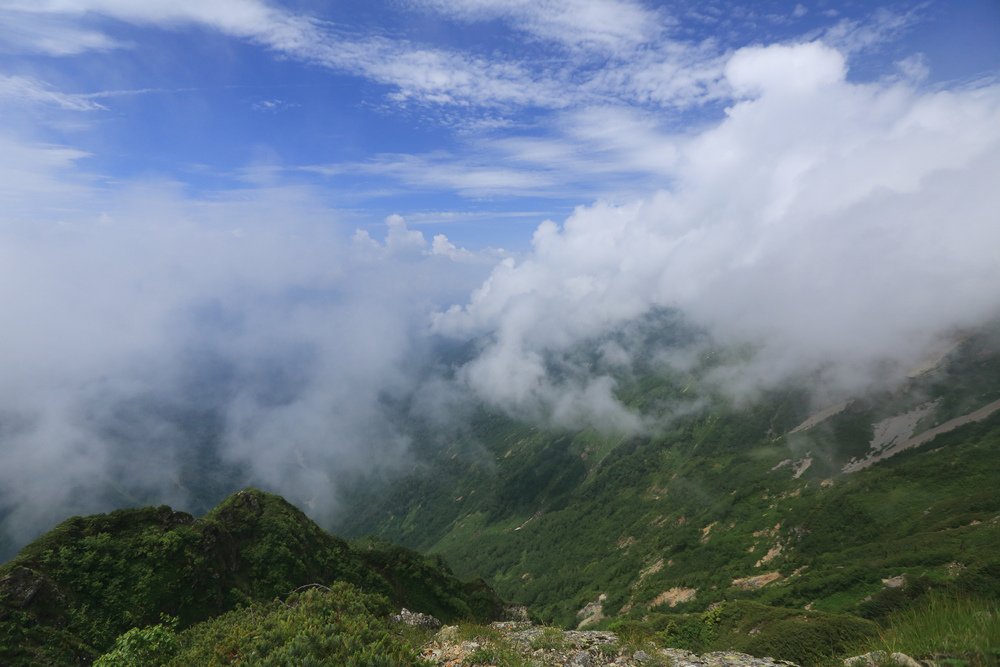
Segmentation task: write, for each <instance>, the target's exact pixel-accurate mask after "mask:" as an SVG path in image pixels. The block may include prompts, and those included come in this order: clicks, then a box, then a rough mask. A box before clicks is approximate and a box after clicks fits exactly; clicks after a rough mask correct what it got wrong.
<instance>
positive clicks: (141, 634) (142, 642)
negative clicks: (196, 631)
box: [94, 620, 178, 667]
mask: <svg viewBox="0 0 1000 667" xmlns="http://www.w3.org/2000/svg"><path fill="white" fill-rule="evenodd" d="M175 626H176V620H174V621H173V622H172V623H167V624H162V623H161V624H157V625H151V626H148V627H145V628H132V629H131V630H129V631H128V632H126V633H125V634H123V635H121V636H120V637H118V639H116V640H115V646H114V648H112V649H111V650H110V651H109V652H107V653H105V654H104V655H102V656H101V657H100V658H98V659H97V660H96V661H95V662H94V667H153V666H155V665H162V664H164V663H165V662H167V661H168V660H170V659H171V658H172V657H173V656H174V654H175V653H177V648H178V643H177V633H176V631H175V630H174V627H175Z"/></svg>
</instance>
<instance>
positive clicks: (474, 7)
mask: <svg viewBox="0 0 1000 667" xmlns="http://www.w3.org/2000/svg"><path fill="white" fill-rule="evenodd" d="M409 4H410V5H411V6H413V7H416V8H420V9H425V10H430V11H434V12H437V13H439V14H442V15H445V16H448V17H450V18H453V19H457V20H461V21H470V22H471V21H488V20H493V19H501V20H504V21H507V22H508V23H510V24H511V25H512V26H513V27H514V28H515V29H516V30H518V31H520V32H522V33H525V34H527V35H530V36H531V37H533V38H535V39H538V40H541V41H545V42H555V43H557V44H560V45H562V46H565V47H569V48H572V49H582V50H593V51H598V52H600V53H612V54H618V53H622V52H627V51H631V50H633V49H634V48H635V47H637V46H639V45H641V44H646V43H648V42H650V41H652V40H653V39H656V38H657V37H659V36H660V35H661V34H662V32H663V30H664V28H665V26H666V25H667V24H669V21H668V20H667V17H666V15H665V14H664V13H663V12H661V11H656V10H651V9H649V8H648V7H646V6H644V5H642V4H640V3H638V2H634V1H632V0H409Z"/></svg>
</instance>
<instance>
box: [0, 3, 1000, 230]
mask: <svg viewBox="0 0 1000 667" xmlns="http://www.w3.org/2000/svg"><path fill="white" fill-rule="evenodd" d="M0 12H2V13H3V21H2V22H0V24H2V26H3V27H0V76H2V77H3V79H0V81H3V82H4V83H2V84H0V104H2V105H3V106H2V107H0V113H3V117H5V118H7V119H8V120H7V121H6V122H5V123H4V125H6V129H7V130H8V131H13V134H14V136H16V137H18V138H20V139H22V140H30V141H34V142H38V143H45V144H50V145H61V146H66V147H68V148H71V149H73V150H78V151H81V152H83V153H86V157H82V158H81V159H79V160H78V161H77V162H76V164H75V168H76V169H78V170H79V171H81V172H85V173H86V174H87V175H88V176H90V177H93V178H96V179H99V180H101V181H104V182H106V183H109V184H112V183H116V182H120V181H134V180H137V179H138V180H141V179H154V178H155V179H169V180H173V181H177V182H179V183H181V184H183V185H184V187H185V188H186V189H187V191H188V192H189V193H190V194H191V195H192V196H195V197H199V196H211V193H212V192H213V191H217V190H220V189H226V190H229V189H234V188H236V189H238V188H253V187H257V186H259V185H261V184H262V183H267V184H271V185H273V184H276V183H281V184H293V183H294V184H308V185H310V186H314V187H315V188H317V189H318V190H320V191H321V192H322V197H323V198H324V199H325V200H326V201H327V203H328V204H329V206H330V207H331V209H333V210H336V211H337V216H338V218H339V219H340V220H341V221H342V222H343V223H344V224H346V225H348V226H350V224H352V223H353V224H355V225H356V226H360V227H366V228H372V229H376V228H377V227H379V226H380V225H381V222H382V220H383V219H384V218H385V217H386V216H387V215H389V214H392V213H398V214H402V215H404V216H405V217H406V218H407V220H408V221H409V223H410V224H411V225H412V226H414V227H417V228H429V227H430V226H431V225H434V229H435V230H440V231H442V232H444V233H446V234H447V235H448V236H449V237H450V238H452V239H453V240H455V241H457V242H459V243H460V244H462V245H465V246H469V247H473V248H476V247H482V246H487V245H498V246H504V247H508V248H514V249H524V248H525V247H526V246H527V243H528V240H529V239H530V234H531V232H532V231H533V229H534V228H535V226H536V225H537V224H538V223H539V222H540V221H541V220H543V219H545V218H547V217H553V218H555V219H561V218H562V217H564V216H565V215H567V214H568V213H569V212H570V211H571V210H572V207H574V206H576V205H580V204H587V203H590V202H592V201H594V200H596V199H599V198H609V199H612V200H625V199H628V198H630V197H634V196H636V195H638V194H641V193H643V192H647V191H650V190H653V189H656V188H659V187H669V183H670V174H669V173H667V170H666V169H663V168H661V166H660V165H658V164H657V159H656V156H655V155H653V154H650V155H645V156H637V155H636V152H635V150H634V143H639V144H645V143H647V142H648V141H649V140H650V139H653V140H655V137H657V136H668V135H677V134H684V133H685V132H690V131H696V130H697V129H698V128H700V127H703V126H704V124H705V123H710V122H714V121H716V120H717V119H718V118H719V117H721V115H722V113H723V109H724V108H725V107H726V106H727V105H728V104H730V103H731V102H732V93H731V91H730V90H728V89H727V86H726V83H725V81H724V80H723V76H722V70H723V66H724V63H725V61H726V58H727V56H728V55H730V54H732V53H733V52H734V51H735V50H737V49H739V48H741V47H744V46H747V45H755V44H771V43H794V42H800V41H811V40H816V39H820V40H824V42H825V43H828V44H830V45H832V46H834V47H836V48H838V49H840V50H841V52H843V53H844V54H845V55H846V57H847V59H848V65H849V74H848V76H849V79H850V80H854V81H866V80H868V81H872V80H884V79H886V78H890V77H898V76H909V77H911V78H916V79H919V83H920V85H922V86H926V87H934V86H942V85H951V84H954V82H956V81H967V80H973V79H977V78H983V77H987V78H988V77H995V76H996V75H997V71H998V67H1000V5H998V3H996V2H995V1H992V0H963V1H962V2H948V3H945V2H889V3H879V4H876V3H869V2H812V3H810V2H805V3H797V2H754V3H739V2H708V3H704V2H644V1H641V0H600V1H598V0H565V1H549V2H521V1H520V0H456V1H455V2H445V1H442V0H391V1H387V2H378V1H365V2H356V1H344V2H309V1H300V2H288V3H278V2H271V3H266V2H263V1H262V0H228V1H226V2H213V3H203V2H189V1H173V0H171V1H163V0H148V1H144V2H142V3H136V2H128V1H126V0H119V1H115V0H78V1H64V2H60V1H56V0H41V1H37V0H31V1H27V0H24V1H20V0H7V1H5V2H3V3H0ZM629 142H633V144H630V143H629ZM650 152H653V151H650ZM112 187H113V186H112Z"/></svg>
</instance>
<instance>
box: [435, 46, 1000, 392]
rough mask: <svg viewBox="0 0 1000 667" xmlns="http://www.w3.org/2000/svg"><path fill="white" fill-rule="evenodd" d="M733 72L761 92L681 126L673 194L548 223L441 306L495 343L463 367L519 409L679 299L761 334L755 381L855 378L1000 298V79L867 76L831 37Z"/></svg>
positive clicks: (464, 329) (459, 331) (846, 386)
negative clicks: (547, 361) (579, 348)
mask: <svg viewBox="0 0 1000 667" xmlns="http://www.w3.org/2000/svg"><path fill="white" fill-rule="evenodd" d="M726 71H727V74H729V75H731V76H732V79H731V80H730V81H729V83H730V84H731V85H733V86H734V87H735V88H737V89H738V90H740V91H743V92H745V94H748V95H751V97H749V98H748V99H745V100H743V101H740V102H738V103H736V104H734V105H733V106H732V107H731V108H730V109H729V110H728V112H727V116H726V118H725V119H724V120H723V121H722V122H721V123H719V124H718V125H715V126H713V127H709V128H707V129H705V130H704V131H702V132H700V133H698V134H695V135H693V136H691V137H687V138H678V139H677V146H676V150H677V154H678V155H677V158H676V160H675V161H674V164H675V165H676V167H675V169H674V173H673V182H674V184H673V186H672V187H671V188H670V190H668V191H661V192H659V193H658V194H656V195H654V196H652V197H648V198H645V199H644V200H642V201H637V202H634V203H630V204H626V205H610V204H606V203H598V204H595V205H593V206H591V207H588V208H580V209H578V210H577V211H576V212H575V213H574V214H573V215H572V216H570V217H569V218H568V219H567V220H566V221H565V223H564V224H563V225H561V226H560V225H557V224H555V223H552V222H546V223H544V224H542V225H541V226H540V227H539V228H538V230H537V232H536V233H535V237H534V240H533V251H532V253H531V254H530V255H529V256H528V257H526V258H525V259H524V260H523V261H521V262H520V263H515V262H513V261H507V262H505V263H504V264H502V265H501V266H500V267H498V268H497V269H496V270H495V271H494V272H493V275H492V276H491V277H490V278H489V280H487V281H486V282H485V283H484V284H483V285H482V286H481V287H480V289H479V290H477V291H476V292H475V293H473V295H472V297H471V299H470V300H469V302H468V303H467V304H466V305H465V306H464V307H461V308H458V307H455V308H452V309H450V310H448V311H446V312H443V313H441V314H440V315H439V316H438V318H437V320H436V327H437V330H438V331H440V332H442V333H446V334H450V335H456V336H459V337H465V336H474V335H480V336H483V335H485V336H489V337H491V340H492V341H493V342H492V343H491V344H490V345H489V346H488V347H487V348H486V349H485V350H484V352H483V353H482V355H481V357H479V358H478V359H476V360H474V361H472V362H470V363H469V365H468V366H467V369H466V371H465V372H464V374H463V376H462V377H463V378H464V379H465V381H466V382H468V383H469V386H470V387H471V388H472V389H473V390H475V391H477V392H480V393H481V394H482V395H485V396H488V397H490V399H491V400H495V401H497V402H498V403H499V404H502V405H504V404H506V405H511V406H514V407H515V408H516V407H518V406H520V405H521V404H523V403H524V402H525V401H526V400H528V399H529V398H530V397H536V396H539V395H546V394H547V392H549V391H553V390H554V388H555V387H558V385H559V382H560V381H557V380H554V379H552V378H551V377H550V376H549V375H548V374H547V372H546V370H545V368H544V364H543V362H542V359H543V358H546V355H552V354H556V355H558V354H560V353H561V352H563V351H565V350H567V349H569V348H570V347H571V346H572V345H574V344H576V343H577V342H579V341H582V340H585V339H587V338H590V337H594V336H598V335H601V334H603V333H606V332H607V331H609V330H610V329H612V328H614V327H616V326H620V325H622V324H623V323H625V322H628V321H630V320H631V319H633V318H636V317H638V316H641V315H643V314H644V313H647V312H649V311H650V310H651V309H654V308H662V307H667V308H680V309H681V310H682V312H684V313H685V314H686V315H687V316H689V317H690V318H692V319H693V320H694V321H695V322H697V323H699V324H701V325H704V326H707V327H708V328H709V330H710V331H711V332H712V333H713V335H715V336H716V337H717V338H718V339H720V340H722V341H724V342H728V343H739V342H747V341H749V342H751V343H753V344H755V345H758V346H759V348H760V353H759V356H758V361H759V365H758V366H757V367H755V368H754V369H753V371H752V372H751V373H750V376H749V377H750V379H751V380H752V381H754V382H765V383H766V382H771V381H775V380H778V379H780V378H783V377H787V375H788V374H789V373H792V372H798V371H801V370H802V369H803V368H816V367H825V368H826V369H827V370H826V373H827V376H828V378H829V380H830V383H831V387H833V388H834V389H835V390H839V391H852V390H858V389H859V388H861V387H863V386H866V385H867V383H869V382H871V381H874V380H876V379H880V380H882V381H889V380H891V378H889V377H882V378H873V377H872V373H877V372H878V373H881V372H882V371H875V370H873V369H876V368H882V367H880V366H878V365H877V364H876V362H878V361H880V360H885V359H888V360H894V361H897V362H899V363H900V368H903V367H904V366H905V364H906V362H907V361H910V360H912V359H914V358H916V357H917V356H919V354H920V353H921V352H922V350H923V349H924V348H925V346H926V345H928V344H929V343H930V342H931V341H932V340H933V339H934V338H935V337H936V336H940V335H946V334H948V333H949V332H950V331H952V330H953V329H954V328H956V327H963V326H969V325H973V324H975V323H976V322H980V321H983V320H984V319H985V318H987V317H989V316H991V315H993V314H995V313H996V312H997V311H998V310H1000V262H997V252H996V249H997V248H998V247H1000V225H997V223H996V211H997V210H1000V194H998V193H997V192H998V191H997V189H996V188H995V187H993V186H992V185H991V183H994V182H998V181H1000V87H997V86H992V87H986V88H980V89H976V90H963V91H954V92H940V93H921V92H919V91H917V90H915V89H913V88H911V87H908V86H907V85H903V84H893V83H884V84H867V85H856V84H850V83H848V82H846V81H845V80H844V78H843V76H844V67H843V58H842V57H841V56H840V55H839V54H838V53H837V52H835V51H833V50H831V49H829V48H828V47H824V46H822V45H821V44H818V43H815V44H803V45H798V46H780V47H762V48H754V49H747V50H744V51H741V52H738V53H736V54H734V56H733V58H732V60H731V61H730V64H729V66H728V67H727V69H726ZM904 370H905V369H904Z"/></svg>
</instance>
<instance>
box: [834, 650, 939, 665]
mask: <svg viewBox="0 0 1000 667" xmlns="http://www.w3.org/2000/svg"><path fill="white" fill-rule="evenodd" d="M844 667H924V665H923V664H922V663H920V662H918V661H916V660H914V659H913V658H911V657H910V656H908V655H906V654H905V653H889V654H886V652H885V651H872V652H871V653H865V654H864V655H856V656H854V657H853V658H847V659H846V660H844Z"/></svg>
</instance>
